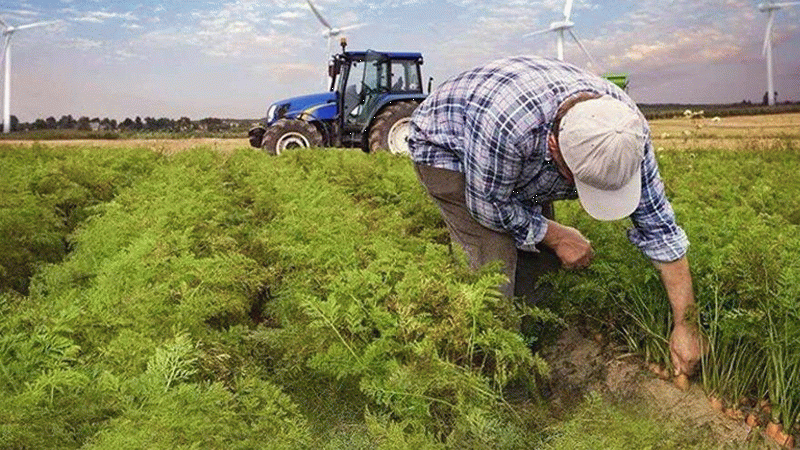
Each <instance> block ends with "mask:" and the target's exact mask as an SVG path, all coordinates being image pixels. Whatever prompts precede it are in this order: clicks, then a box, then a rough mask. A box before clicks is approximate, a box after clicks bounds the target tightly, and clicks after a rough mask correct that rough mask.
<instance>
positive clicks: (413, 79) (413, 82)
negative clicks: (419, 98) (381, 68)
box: [391, 60, 420, 92]
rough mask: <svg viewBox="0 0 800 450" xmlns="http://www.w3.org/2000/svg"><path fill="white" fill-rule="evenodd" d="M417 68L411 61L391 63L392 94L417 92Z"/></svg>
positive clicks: (418, 88)
mask: <svg viewBox="0 0 800 450" xmlns="http://www.w3.org/2000/svg"><path fill="white" fill-rule="evenodd" d="M419 80H420V77H419V68H418V66H417V64H416V62H414V61H411V60H407V61H405V60H398V61H392V80H391V86H392V92H413V91H416V92H419V90H420V85H419V82H420V81H419Z"/></svg>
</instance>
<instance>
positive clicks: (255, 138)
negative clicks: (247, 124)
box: [247, 126, 267, 148]
mask: <svg viewBox="0 0 800 450" xmlns="http://www.w3.org/2000/svg"><path fill="white" fill-rule="evenodd" d="M265 131H267V130H266V129H265V128H264V127H262V126H255V127H253V128H250V131H248V132H247V139H248V140H249V141H250V146H251V147H255V148H261V143H262V142H264V132H265Z"/></svg>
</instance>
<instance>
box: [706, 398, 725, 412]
mask: <svg viewBox="0 0 800 450" xmlns="http://www.w3.org/2000/svg"><path fill="white" fill-rule="evenodd" d="M708 403H710V404H711V407H712V408H714V409H715V410H716V411H719V412H722V410H723V409H724V407H723V405H722V400H721V399H720V398H719V397H716V396H713V395H712V396H710V397H708Z"/></svg>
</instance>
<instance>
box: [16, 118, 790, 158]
mask: <svg viewBox="0 0 800 450" xmlns="http://www.w3.org/2000/svg"><path fill="white" fill-rule="evenodd" d="M650 127H651V129H652V135H653V145H654V146H655V148H656V149H658V148H663V149H692V150H695V149H734V148H737V149H747V148H750V149H753V150H756V149H774V148H785V147H786V146H787V145H793V146H795V147H800V112H794V113H783V114H765V115H755V116H729V117H722V118H719V119H718V120H716V119H714V116H707V117H704V118H697V119H687V118H684V117H679V118H672V119H654V120H651V121H650ZM34 142H37V141H35V140H4V141H2V143H6V144H22V145H32V144H33V143H34ZM41 142H43V143H46V145H48V146H75V147H81V148H85V147H98V148H108V147H122V146H124V147H130V148H138V147H141V148H148V149H151V150H154V151H156V152H159V153H164V154H171V153H174V152H178V151H182V150H188V149H192V148H199V147H204V148H209V147H210V148H213V149H216V150H220V151H223V152H229V151H233V150H235V149H237V148H241V147H248V146H249V144H248V142H247V138H246V137H245V136H242V137H241V138H208V137H205V138H186V139H164V138H160V139H112V140H109V139H69V140H47V141H41Z"/></svg>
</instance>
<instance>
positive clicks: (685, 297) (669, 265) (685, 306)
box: [655, 256, 695, 324]
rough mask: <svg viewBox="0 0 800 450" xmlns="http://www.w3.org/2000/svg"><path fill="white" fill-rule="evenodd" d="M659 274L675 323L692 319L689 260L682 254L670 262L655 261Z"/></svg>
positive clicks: (693, 312)
mask: <svg viewBox="0 0 800 450" xmlns="http://www.w3.org/2000/svg"><path fill="white" fill-rule="evenodd" d="M655 265H656V267H657V268H658V270H659V272H660V274H661V281H662V282H663V283H664V288H665V289H666V291H667V297H668V298H669V303H670V305H671V306H672V313H673V317H674V320H675V324H683V323H684V322H686V321H689V322H691V321H693V320H694V319H693V315H694V314H695V311H694V291H693V290H692V275H691V273H690V271H689V260H688V259H687V258H686V256H684V257H683V258H681V259H678V260H675V261H672V262H657V261H656V262H655Z"/></svg>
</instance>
